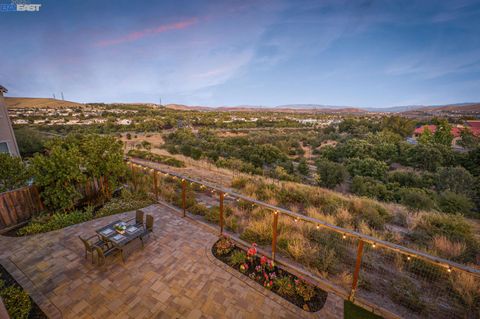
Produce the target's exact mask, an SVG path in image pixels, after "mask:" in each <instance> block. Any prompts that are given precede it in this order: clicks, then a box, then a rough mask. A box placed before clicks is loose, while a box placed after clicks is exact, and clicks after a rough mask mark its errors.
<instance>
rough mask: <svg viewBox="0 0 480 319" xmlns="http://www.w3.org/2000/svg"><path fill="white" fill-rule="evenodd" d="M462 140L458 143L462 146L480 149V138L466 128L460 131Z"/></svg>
mask: <svg viewBox="0 0 480 319" xmlns="http://www.w3.org/2000/svg"><path fill="white" fill-rule="evenodd" d="M460 137H461V140H460V141H459V142H458V144H459V145H460V146H463V147H464V148H466V149H474V148H476V147H480V137H477V136H475V135H473V133H472V131H471V130H470V129H468V128H465V129H463V130H461V131H460Z"/></svg>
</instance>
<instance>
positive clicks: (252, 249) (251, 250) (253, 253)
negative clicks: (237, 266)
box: [247, 243, 257, 256]
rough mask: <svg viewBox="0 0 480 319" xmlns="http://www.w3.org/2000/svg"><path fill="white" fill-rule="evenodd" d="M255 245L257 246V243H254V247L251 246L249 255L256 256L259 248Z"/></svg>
mask: <svg viewBox="0 0 480 319" xmlns="http://www.w3.org/2000/svg"><path fill="white" fill-rule="evenodd" d="M255 247H257V244H255V243H253V244H252V247H250V248H249V249H248V251H247V255H248V256H255V255H256V254H257V248H255Z"/></svg>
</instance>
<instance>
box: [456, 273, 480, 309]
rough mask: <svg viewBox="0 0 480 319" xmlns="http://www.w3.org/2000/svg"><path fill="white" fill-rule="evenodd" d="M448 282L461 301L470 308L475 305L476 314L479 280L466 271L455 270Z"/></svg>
mask: <svg viewBox="0 0 480 319" xmlns="http://www.w3.org/2000/svg"><path fill="white" fill-rule="evenodd" d="M450 283H451V285H452V288H453V290H454V291H455V292H456V293H457V294H458V295H459V296H460V297H461V299H462V301H463V303H464V304H466V305H468V306H469V307H471V308H472V307H476V308H477V309H476V311H477V314H478V313H479V312H480V281H479V280H478V279H475V277H474V276H472V275H470V274H468V273H465V272H456V273H455V274H454V276H452V277H451V279H450ZM474 311H475V310H474Z"/></svg>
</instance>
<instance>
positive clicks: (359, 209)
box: [349, 198, 392, 230]
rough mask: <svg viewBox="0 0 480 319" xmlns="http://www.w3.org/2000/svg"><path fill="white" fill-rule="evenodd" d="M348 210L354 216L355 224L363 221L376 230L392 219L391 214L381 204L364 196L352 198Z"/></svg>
mask: <svg viewBox="0 0 480 319" xmlns="http://www.w3.org/2000/svg"><path fill="white" fill-rule="evenodd" d="M349 211H350V212H351V213H352V215H353V216H354V218H355V224H356V225H357V226H358V225H359V224H360V221H365V222H366V223H367V224H368V226H370V227H372V228H374V229H378V230H382V229H383V228H384V226H385V224H386V223H387V222H388V221H390V220H391V219H392V216H391V214H390V213H389V212H388V211H387V210H386V209H385V208H384V207H383V206H382V205H380V204H378V203H376V202H375V201H373V200H370V199H366V198H363V199H355V200H352V201H351V203H350V207H349Z"/></svg>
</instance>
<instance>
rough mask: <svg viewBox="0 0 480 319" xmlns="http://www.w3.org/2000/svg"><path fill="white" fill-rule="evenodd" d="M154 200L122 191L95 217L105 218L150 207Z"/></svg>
mask: <svg viewBox="0 0 480 319" xmlns="http://www.w3.org/2000/svg"><path fill="white" fill-rule="evenodd" d="M153 203H154V200H153V199H151V198H150V197H149V196H148V195H147V194H144V193H132V192H129V191H127V190H123V191H122V195H121V196H120V197H118V198H112V199H111V200H110V201H108V202H107V203H105V205H103V207H102V208H100V209H99V210H98V212H97V213H96V215H95V217H97V218H99V217H105V216H110V215H115V214H120V213H123V212H128V211H132V210H137V209H140V208H144V207H147V206H149V205H152V204H153Z"/></svg>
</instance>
